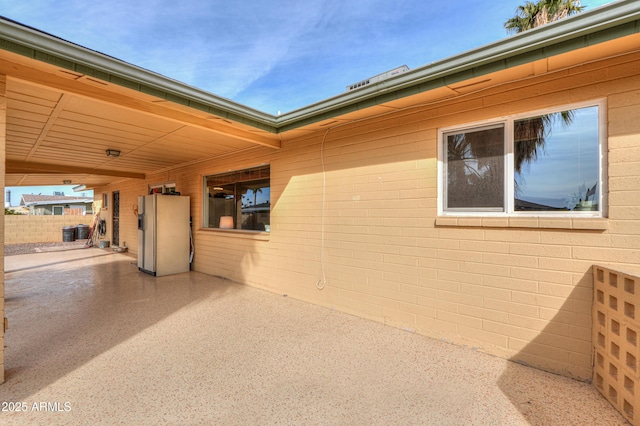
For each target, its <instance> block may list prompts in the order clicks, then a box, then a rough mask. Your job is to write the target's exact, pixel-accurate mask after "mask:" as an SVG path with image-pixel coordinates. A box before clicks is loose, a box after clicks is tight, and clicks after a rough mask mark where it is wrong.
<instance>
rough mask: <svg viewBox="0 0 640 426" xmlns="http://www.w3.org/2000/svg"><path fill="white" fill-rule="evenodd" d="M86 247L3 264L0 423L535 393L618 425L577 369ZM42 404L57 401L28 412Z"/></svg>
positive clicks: (240, 420)
mask: <svg viewBox="0 0 640 426" xmlns="http://www.w3.org/2000/svg"><path fill="white" fill-rule="evenodd" d="M92 250H97V249H91V250H87V251H84V253H86V255H87V258H86V259H77V258H75V261H71V262H63V260H64V259H63V258H59V257H55V256H72V255H71V254H68V253H67V254H64V253H50V254H38V255H33V256H39V257H41V258H42V259H44V258H43V257H42V256H52V257H50V258H49V257H47V260H46V261H44V260H43V263H49V265H48V266H42V267H37V266H36V265H33V264H30V267H29V268H26V267H24V264H23V266H22V267H20V265H13V266H10V267H8V269H14V270H16V272H11V273H7V274H6V284H5V294H6V315H7V317H8V318H9V321H10V326H11V328H10V329H9V331H8V332H7V334H6V336H5V344H6V345H7V348H6V349H5V358H6V361H5V365H6V369H7V382H6V383H5V384H3V385H1V386H0V400H2V401H24V402H26V403H27V407H29V410H28V412H22V413H3V414H2V417H3V422H5V423H7V424H32V423H38V422H41V423H56V424H89V423H94V424H95V423H100V422H105V421H108V422H109V423H126V424H140V425H142V424H157V423H169V424H276V423H280V424H354V425H357V424H367V425H369V424H380V425H391V424H447V425H455V424H460V425H462V424H464V425H469V424H500V425H502V424H529V423H530V422H532V419H535V410H536V407H537V406H538V405H537V404H545V410H547V411H548V410H549V409H552V410H553V411H554V413H555V417H554V419H555V421H556V423H555V424H590V423H592V422H593V420H594V419H597V423H598V424H600V425H605V424H624V423H625V422H624V419H622V417H621V416H620V415H619V414H618V413H617V412H616V411H615V410H614V409H613V408H612V407H611V406H610V405H609V404H608V403H607V402H606V401H604V400H603V399H601V398H599V396H598V395H597V393H596V392H595V391H594V390H593V389H592V388H591V387H590V386H589V385H588V384H585V383H581V382H576V381H573V380H569V379H565V378H562V377H558V376H554V375H552V374H547V373H544V372H540V371H537V370H533V369H530V368H527V367H524V366H521V365H516V364H513V363H510V362H508V361H505V360H502V359H499V358H495V357H491V356H488V355H485V354H481V353H477V352H475V351H472V350H470V349H467V348H463V347H458V346H454V345H450V344H447V343H444V342H440V341H436V340H432V339H428V338H425V337H423V336H419V335H415V334H411V333H408V332H406V331H402V330H399V329H396V328H391V327H388V326H384V325H382V324H378V323H374V322H371V321H367V320H364V319H361V318H357V317H353V316H350V315H346V314H342V313H340V312H336V311H332V310H330V309H326V308H323V307H319V306H315V305H310V304H307V303H304V302H300V301H296V300H292V299H290V298H286V297H283V296H279V295H276V294H272V293H268V292H265V291H262V290H258V289H255V288H251V287H247V286H243V285H239V284H236V283H233V282H230V281H226V280H222V279H219V278H215V277H211V276H207V275H204V274H199V273H185V274H179V275H173V276H167V277H161V278H155V277H151V276H148V275H145V274H142V273H139V272H138V271H137V268H136V266H135V260H134V259H133V258H131V257H128V256H125V255H120V254H114V255H110V256H93V255H92V253H91V252H92ZM95 253H96V252H93V254H95ZM54 255H55V256H54ZM71 259H73V257H72V258H71ZM24 261H25V262H27V261H29V259H27V258H25V259H24ZM27 263H28V262H27ZM25 264H26V263H25ZM20 269H22V270H20ZM505 371H508V372H509V374H508V375H507V376H505ZM505 377H507V378H508V381H505ZM499 380H500V381H501V384H500V386H499V385H498V381H499ZM505 386H508V387H509V388H510V389H515V390H517V392H518V400H517V401H515V400H514V399H513V395H505V393H504V392H503V390H504V389H501V387H502V388H504V387H505ZM550 390H552V391H550ZM519 398H522V399H519ZM40 402H52V403H55V402H59V403H60V405H59V406H60V407H63V409H62V410H60V411H57V412H43V411H35V410H33V409H32V407H33V403H40ZM64 403H68V405H65V404H64ZM518 403H520V404H528V405H527V407H532V410H533V411H534V412H533V413H531V415H529V414H530V413H529V412H527V415H526V416H525V415H523V410H522V408H523V407H521V406H517V405H518ZM546 404H551V407H549V406H548V405H546ZM66 407H69V410H66V411H65V409H64V408H66Z"/></svg>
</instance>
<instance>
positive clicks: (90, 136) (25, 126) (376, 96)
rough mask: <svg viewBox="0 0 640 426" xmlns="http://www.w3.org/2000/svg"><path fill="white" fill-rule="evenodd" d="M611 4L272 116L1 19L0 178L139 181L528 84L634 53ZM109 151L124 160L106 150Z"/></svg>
mask: <svg viewBox="0 0 640 426" xmlns="http://www.w3.org/2000/svg"><path fill="white" fill-rule="evenodd" d="M603 10H604V9H603ZM606 11H607V13H597V11H594V12H585V13H583V14H580V15H578V16H576V17H573V18H571V19H566V20H562V21H558V22H555V23H553V24H550V25H546V26H543V27H540V28H538V29H535V30H531V31H526V32H524V33H521V34H518V35H516V36H513V37H509V38H507V39H504V40H501V41H498V42H496V43H493V44H491V45H488V46H484V47H481V48H478V49H476V50H473V51H470V52H465V53H463V54H460V55H458V56H454V57H451V58H448V59H445V60H443V61H440V62H436V63H433V64H429V65H426V66H424V67H421V68H417V69H414V70H411V71H409V72H407V73H404V74H402V75H401V76H400V77H397V78H394V79H392V80H388V81H383V82H380V83H378V84H376V85H372V86H370V87H366V88H363V89H361V90H357V91H352V92H347V93H343V94H339V95H337V96H334V97H332V98H329V99H326V100H324V101H320V102H318V103H315V104H312V105H309V106H307V107H304V108H300V109H298V110H295V111H291V112H289V113H285V114H283V115H281V116H278V117H276V116H273V115H271V114H267V113H264V112H261V111H257V110H254V109H252V108H250V107H246V106H244V105H240V104H237V103H235V102H233V101H230V100H228V99H224V98H221V97H218V96H216V95H213V94H210V93H207V92H204V91H202V90H199V89H197V88H194V87H191V86H188V85H185V84H183V83H180V82H177V81H175V80H171V79H168V78H166V77H163V76H161V75H158V74H155V73H153V72H151V71H147V70H144V69H142V68H139V67H136V66H134V65H131V64H127V63H125V62H122V61H119V60H117V59H115V58H112V57H109V56H106V55H103V54H101V53H98V52H95V51H93V50H90V49H87V48H84V47H82V46H78V45H75V44H73V43H70V42H67V41H64V40H61V39H59V38H57V37H55V36H52V35H49V34H45V33H42V32H40V31H38V30H35V29H33V28H29V27H26V26H24V25H21V24H18V23H15V22H12V21H10V20H6V19H2V18H0V74H2V75H5V76H6V107H7V131H6V164H5V166H6V168H5V185H6V186H35V185H61V184H63V183H64V182H65V181H70V183H71V184H74V185H80V184H83V185H86V187H88V188H93V187H97V186H101V185H104V184H107V183H114V182H117V181H118V180H120V179H127V178H139V179H144V178H145V176H147V175H150V174H154V173H158V172H162V171H165V170H169V169H172V168H175V167H179V166H185V165H189V164H190V163H195V162H201V161H206V160H210V161H216V159H220V158H224V157H225V156H227V155H229V154H232V153H235V152H240V151H244V150H247V149H251V148H255V147H267V149H273V150H277V149H279V148H280V147H281V143H282V140H283V139H284V138H287V139H288V138H293V137H296V136H299V135H302V134H305V133H311V132H318V131H322V132H324V131H325V130H327V129H329V128H331V127H335V126H339V125H342V124H345V123H347V122H350V121H354V120H361V119H366V118H367V117H372V116H376V115H381V114H386V113H388V112H390V111H398V110H402V109H407V108H413V107H416V106H421V107H426V106H429V105H431V106H433V107H437V104H438V103H439V102H442V101H451V100H453V99H455V98H459V99H462V98H461V97H466V98H467V99H469V96H473V94H474V93H477V92H479V91H485V90H491V88H496V87H499V86H501V85H505V84H510V85H512V86H513V87H512V88H515V87H517V86H518V85H519V84H522V85H526V84H527V80H529V79H531V78H535V77H536V76H539V75H542V74H549V73H553V72H556V73H558V74H557V75H558V76H559V77H562V76H563V75H562V73H563V72H565V71H566V70H569V69H571V67H574V66H576V65H581V64H587V63H593V64H594V65H593V66H598V65H596V62H597V61H599V60H601V59H604V58H614V57H617V56H619V55H625V54H630V52H634V53H635V54H638V50H637V49H638V48H637V46H639V44H638V43H639V42H640V26H639V24H638V23H639V22H640V5H639V4H637V3H636V2H629V1H623V2H618V3H614V4H612V5H610V6H607V7H606ZM617 61H619V62H624V59H623V58H622V57H620V58H618V59H617ZM177 66H179V65H177ZM212 78H215V77H213V76H212ZM107 149H112V150H118V151H120V156H119V157H117V158H114V157H108V156H107V155H106V150H107Z"/></svg>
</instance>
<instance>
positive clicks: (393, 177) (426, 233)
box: [96, 54, 640, 380]
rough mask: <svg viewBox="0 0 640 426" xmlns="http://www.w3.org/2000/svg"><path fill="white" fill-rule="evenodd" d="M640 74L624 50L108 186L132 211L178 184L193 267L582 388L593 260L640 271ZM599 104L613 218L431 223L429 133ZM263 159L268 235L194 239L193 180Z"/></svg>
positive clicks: (196, 184) (126, 230)
mask: <svg viewBox="0 0 640 426" xmlns="http://www.w3.org/2000/svg"><path fill="white" fill-rule="evenodd" d="M638 67H640V55H638V54H634V55H627V56H620V57H617V58H615V59H612V60H610V61H608V62H606V63H590V64H588V65H585V66H583V67H578V68H575V69H571V70H564V71H561V72H558V73H555V74H551V75H548V76H542V77H537V78H535V79H534V78H532V79H527V80H523V81H519V82H515V83H510V84H507V85H503V86H498V87H496V88H493V89H489V90H486V91H483V92H478V93H472V94H470V95H467V96H463V97H461V98H459V99H453V100H450V101H448V102H442V103H439V104H436V105H431V106H423V107H419V108H410V109H406V110H402V111H397V112H394V113H393V114H386V115H382V116H380V117H378V118H374V119H368V120H360V121H355V122H353V123H350V124H348V125H342V126H340V127H336V128H333V129H330V130H327V128H322V129H320V130H318V131H317V132H312V133H308V134H304V135H303V136H299V137H295V138H291V137H287V135H286V134H285V135H283V142H282V148H281V149H280V150H271V149H269V148H263V147H260V148H255V149H253V150H248V151H245V152H243V153H241V154H238V155H236V156H228V157H223V158H219V159H210V160H207V161H203V162H201V163H198V164H192V165H190V166H189V167H185V168H182V169H174V170H170V171H167V172H164V173H162V174H159V175H157V176H150V177H148V180H147V182H144V183H140V182H133V181H127V182H125V183H120V184H118V185H114V186H111V187H107V188H105V190H108V191H113V190H118V189H119V190H120V191H121V196H122V197H123V200H124V199H125V197H126V199H127V200H129V202H135V201H133V200H135V197H136V196H137V195H140V194H144V193H145V191H146V185H147V184H150V183H157V182H165V181H175V182H176V185H177V190H178V191H180V192H182V193H183V194H184V195H190V196H191V209H192V216H193V219H194V227H193V229H194V234H195V246H196V255H195V261H194V265H193V268H194V269H195V270H197V271H201V272H205V273H207V274H211V275H218V276H224V277H227V278H229V279H233V280H236V281H239V282H242V283H246V284H249V285H252V286H256V287H260V288H264V289H268V290H270V291H273V292H276V293H280V294H288V295H289V296H291V297H295V298H298V299H301V300H305V301H309V302H312V303H316V304H320V305H323V306H327V307H331V308H335V309H338V310H341V311H344V312H348V313H351V314H354V315H358V316H361V317H364V318H369V319H372V320H375V321H379V322H382V323H386V324H390V325H393V326H396V327H400V328H403V329H407V330H412V331H414V332H417V333H420V334H423V335H425V336H430V337H435V338H441V339H446V340H447V341H451V342H453V343H457V344H463V345H468V346H472V347H474V348H478V349H479V350H482V351H485V352H488V353H491V354H495V355H498V356H502V357H505V358H509V359H513V360H515V361H518V362H523V363H527V364H529V365H533V366H536V367H539V368H543V369H545V370H549V371H553V372H556V373H560V374H564V375H567V376H571V377H576V378H581V379H585V380H586V379H589V378H590V377H591V375H592V365H591V351H592V349H591V303H592V288H593V287H592V285H593V284H592V272H591V268H592V265H593V264H594V263H601V262H606V263H607V264H609V265H610V266H615V267H620V268H624V269H631V270H634V269H637V268H638V265H639V264H640V243H639V242H638V241H640V238H638V237H639V236H640V199H639V197H638V196H637V192H638V191H637V189H634V186H633V182H634V181H637V180H638V179H639V178H640V166H639V164H640V147H638V145H637V140H638V139H639V138H640V120H636V119H634V118H633V117H636V118H637V116H638V111H639V110H640V95H639V93H640V77H639V76H638V75H637V72H634V71H633V70H634V69H635V70H637V69H638ZM602 98H606V100H607V108H608V109H607V120H608V128H607V132H608V154H609V165H608V170H607V172H608V175H609V179H608V184H609V187H608V189H609V192H608V196H609V206H608V207H609V218H608V219H605V220H600V221H593V220H586V219H585V220H562V219H554V220H549V221H544V220H542V221H538V220H531V221H526V220H520V221H512V220H508V219H507V220H505V219H503V218H496V219H480V220H479V219H478V218H468V219H460V220H454V221H446V220H443V221H439V223H442V224H445V225H438V226H436V219H437V217H436V216H437V196H438V194H437V173H438V171H437V170H438V169H437V167H438V164H437V143H438V141H437V134H438V129H439V128H442V127H445V126H450V125H454V124H462V123H467V122H474V121H479V120H485V119H495V118H497V117H500V116H503V115H505V114H515V113H520V112H527V111H530V110H531V109H532V108H541V107H550V106H557V105H564V104H570V103H574V102H582V101H585V100H598V99H602ZM523 100H526V101H523ZM323 162H324V165H325V170H324V174H323V170H322V163H323ZM263 163H268V164H271V173H272V178H271V203H272V211H271V233H270V235H269V238H268V240H266V241H265V240H262V239H259V238H250V237H245V236H240V235H238V234H234V233H229V232H216V231H213V230H206V229H201V228H200V227H201V223H202V209H201V203H202V192H203V190H202V177H203V176H204V175H208V174H214V173H220V172H225V171H228V170H234V169H242V168H247V167H253V166H257V165H260V164H263ZM325 179H326V180H325ZM96 192H98V191H96ZM323 192H324V194H323ZM323 200H324V204H323ZM122 204H123V206H124V205H125V204H126V203H125V202H124V201H123V203H122ZM123 209H124V207H123ZM121 216H122V217H123V219H122V230H121V238H122V239H125V240H126V241H127V243H128V245H129V246H130V247H131V248H132V251H134V252H135V250H136V249H137V243H134V241H137V230H136V221H135V218H134V216H133V215H131V217H129V216H128V215H127V214H123V215H121ZM323 217H324V221H323ZM125 223H126V225H125ZM603 223H604V225H603ZM541 224H542V226H540V225H541ZM571 228H573V229H571ZM598 228H600V229H598ZM324 279H326V286H325V287H324V289H323V290H318V288H317V284H318V283H320V284H322V282H323V280H324Z"/></svg>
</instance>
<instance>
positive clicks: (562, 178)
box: [445, 106, 599, 211]
mask: <svg viewBox="0 0 640 426" xmlns="http://www.w3.org/2000/svg"><path fill="white" fill-rule="evenodd" d="M504 129H505V127H504V126H503V125H502V124H500V125H494V126H486V127H479V128H475V129H471V130H467V131H464V132H459V133H449V134H446V135H445V137H446V142H447V180H446V201H445V209H456V210H465V209H469V210H484V211H505V210H506V203H505V200H506V198H505V191H506V185H505V182H506V181H505V175H506V173H505V161H506V158H508V157H507V156H506V155H505V143H504V140H505V139H504V137H505V132H504ZM598 135H599V131H598V107H597V106H590V107H586V108H580V109H573V110H566V111H562V112H557V113H551V114H545V115H540V116H535V117H528V118H525V119H519V120H515V121H513V134H512V137H513V139H512V140H513V152H514V153H513V165H512V166H513V174H512V175H509V179H513V182H514V185H513V188H514V189H513V193H511V194H510V197H513V200H514V210H515V211H557V210H565V211H566V210H593V211H597V210H599V205H598V199H599V189H598V181H599V160H598V158H599V140H598ZM509 139H511V138H509Z"/></svg>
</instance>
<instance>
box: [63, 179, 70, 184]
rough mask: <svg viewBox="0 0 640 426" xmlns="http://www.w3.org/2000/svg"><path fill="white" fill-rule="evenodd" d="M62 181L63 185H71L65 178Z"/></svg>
mask: <svg viewBox="0 0 640 426" xmlns="http://www.w3.org/2000/svg"><path fill="white" fill-rule="evenodd" d="M62 183H63V184H65V185H71V181H70V180H67V179H65V180H63V181H62Z"/></svg>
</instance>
